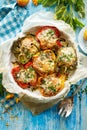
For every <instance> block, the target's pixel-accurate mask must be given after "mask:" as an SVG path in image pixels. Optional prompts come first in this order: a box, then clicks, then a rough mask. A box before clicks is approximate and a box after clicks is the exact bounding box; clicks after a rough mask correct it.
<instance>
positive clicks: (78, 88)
mask: <svg viewBox="0 0 87 130" xmlns="http://www.w3.org/2000/svg"><path fill="white" fill-rule="evenodd" d="M85 81H86V78H85V79H84V80H83V81H82V83H81V84H80V85H79V86H78V87H77V89H76V90H75V92H74V93H73V95H72V97H74V96H75V95H76V94H77V93H78V91H79V90H80V89H81V87H82V86H83V84H84V83H85Z"/></svg>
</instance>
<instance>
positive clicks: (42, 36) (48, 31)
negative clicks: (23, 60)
mask: <svg viewBox="0 0 87 130" xmlns="http://www.w3.org/2000/svg"><path fill="white" fill-rule="evenodd" d="M59 35H60V34H59V31H58V29H57V28H56V27H52V26H43V27H42V28H41V29H39V30H38V32H37V33H36V37H37V39H38V40H39V42H40V45H41V48H42V49H51V48H53V47H55V46H57V40H58V37H59Z"/></svg>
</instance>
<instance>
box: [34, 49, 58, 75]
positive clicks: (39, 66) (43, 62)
mask: <svg viewBox="0 0 87 130" xmlns="http://www.w3.org/2000/svg"><path fill="white" fill-rule="evenodd" d="M55 61H56V56H55V54H54V52H53V51H52V50H45V51H40V52H38V53H37V54H36V55H34V56H33V67H34V69H35V70H36V71H37V73H39V74H50V73H53V72H54V71H55V65H56V64H55Z"/></svg>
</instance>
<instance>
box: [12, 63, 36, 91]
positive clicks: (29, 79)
mask: <svg viewBox="0 0 87 130" xmlns="http://www.w3.org/2000/svg"><path fill="white" fill-rule="evenodd" d="M12 75H13V77H14V79H15V81H16V82H17V83H18V85H19V86H20V87H22V88H28V87H29V85H32V86H35V85H36V82H37V74H36V72H35V70H34V69H33V67H32V65H31V64H29V63H27V64H26V65H25V66H24V67H20V66H17V67H15V68H13V69H12Z"/></svg>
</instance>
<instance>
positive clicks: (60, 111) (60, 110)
mask: <svg viewBox="0 0 87 130" xmlns="http://www.w3.org/2000/svg"><path fill="white" fill-rule="evenodd" d="M62 111H63V107H62V108H61V109H59V112H58V114H59V115H61V113H62Z"/></svg>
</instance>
